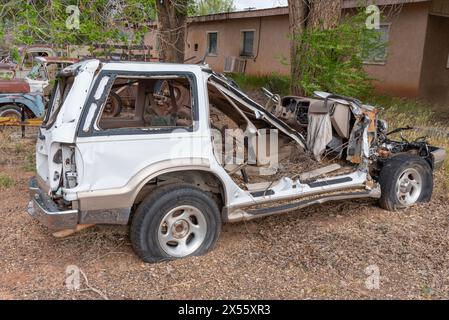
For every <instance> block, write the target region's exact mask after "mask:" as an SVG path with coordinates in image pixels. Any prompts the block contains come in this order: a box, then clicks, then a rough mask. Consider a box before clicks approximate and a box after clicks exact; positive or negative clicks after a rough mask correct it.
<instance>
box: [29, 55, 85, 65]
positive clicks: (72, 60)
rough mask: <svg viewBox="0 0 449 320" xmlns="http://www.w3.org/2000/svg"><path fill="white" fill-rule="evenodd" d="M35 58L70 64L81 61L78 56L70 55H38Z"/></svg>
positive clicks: (42, 60) (47, 61) (41, 60)
mask: <svg viewBox="0 0 449 320" xmlns="http://www.w3.org/2000/svg"><path fill="white" fill-rule="evenodd" d="M35 60H36V61H40V62H46V63H68V64H73V63H77V62H79V61H80V60H79V59H77V58H68V57H36V58H35Z"/></svg>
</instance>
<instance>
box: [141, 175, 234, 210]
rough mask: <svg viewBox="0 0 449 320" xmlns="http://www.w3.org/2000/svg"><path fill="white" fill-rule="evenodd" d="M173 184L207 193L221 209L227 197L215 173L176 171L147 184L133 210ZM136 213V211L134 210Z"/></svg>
mask: <svg viewBox="0 0 449 320" xmlns="http://www.w3.org/2000/svg"><path fill="white" fill-rule="evenodd" d="M172 183H187V184H191V185H192V186H195V187H197V188H199V189H201V190H203V191H204V192H207V193H209V194H210V195H211V197H212V198H213V199H214V200H215V202H216V203H217V205H218V207H219V208H222V207H223V205H224V203H225V200H226V198H225V197H226V196H225V190H224V186H223V183H222V181H221V180H220V179H219V178H218V177H217V176H216V175H214V174H213V173H211V172H208V171H201V170H188V171H174V172H169V173H164V174H161V175H159V176H157V177H155V178H153V179H151V180H150V181H149V182H148V183H147V184H145V185H144V186H143V187H142V189H141V190H140V191H139V193H138V194H137V197H136V199H135V201H134V205H133V209H134V208H135V207H137V206H138V205H139V204H140V203H141V202H142V201H143V199H145V197H146V196H147V195H148V194H150V193H151V192H152V191H153V190H155V189H156V188H157V187H161V186H164V185H167V184H172ZM133 211H134V210H133Z"/></svg>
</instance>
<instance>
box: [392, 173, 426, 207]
mask: <svg viewBox="0 0 449 320" xmlns="http://www.w3.org/2000/svg"><path fill="white" fill-rule="evenodd" d="M421 190H422V177H421V174H420V173H419V172H418V171H417V170H416V169H413V168H408V169H406V170H404V171H403V172H402V173H401V174H400V175H399V179H398V181H397V183H396V194H397V197H398V200H399V202H400V203H401V204H402V205H404V206H411V205H413V204H415V203H416V202H417V201H418V199H419V196H420V195H421Z"/></svg>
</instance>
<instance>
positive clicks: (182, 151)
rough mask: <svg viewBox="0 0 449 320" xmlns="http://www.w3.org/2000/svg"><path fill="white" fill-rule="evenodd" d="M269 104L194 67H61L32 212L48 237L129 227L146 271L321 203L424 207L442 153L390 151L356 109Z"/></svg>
mask: <svg viewBox="0 0 449 320" xmlns="http://www.w3.org/2000/svg"><path fill="white" fill-rule="evenodd" d="M265 93H266V95H267V97H268V99H267V100H268V102H267V104H266V105H265V106H262V105H260V104H258V103H256V102H254V101H253V100H251V99H250V98H249V97H248V96H247V95H246V94H244V93H243V92H242V91H240V90H239V88H238V87H237V86H236V85H235V84H234V83H233V82H232V81H231V80H230V79H227V78H226V77H224V76H222V75H218V74H215V73H214V72H212V71H211V70H209V69H208V68H207V67H206V66H199V65H178V64H162V63H128V62H126V63H100V62H99V61H98V60H88V61H84V62H80V63H77V64H74V65H72V66H69V67H67V68H66V69H64V70H63V71H62V72H61V73H60V74H59V76H58V81H57V85H56V86H55V89H54V92H53V93H52V96H51V100H50V103H49V110H48V111H47V114H46V117H45V120H44V122H43V125H42V127H41V128H40V130H39V135H38V139H37V146H36V165H37V176H36V177H35V178H33V179H31V181H30V184H29V189H30V193H31V201H30V203H29V206H28V212H29V214H30V215H31V216H32V217H34V218H36V219H38V220H39V221H41V222H42V223H43V224H45V225H46V226H47V227H48V228H49V229H51V230H53V231H57V232H61V231H62V230H73V231H74V230H79V229H81V228H83V227H84V226H90V225H95V224H125V225H126V224H130V235H131V241H132V245H133V247H134V249H135V251H136V253H137V254H138V255H139V256H140V257H141V258H142V259H143V260H145V261H150V262H154V261H160V260H163V259H173V258H181V257H186V256H190V255H200V254H204V253H205V252H206V251H208V250H209V249H210V248H212V247H213V245H214V244H215V242H216V240H217V237H218V235H219V232H220V229H221V226H222V223H224V222H237V221H244V220H250V219H254V218H258V217H265V216H269V215H274V214H279V213H284V212H288V211H293V210H296V209H299V208H304V207H306V206H309V205H312V204H317V203H323V202H326V201H331V200H344V199H355V198H379V199H380V205H381V206H382V207H383V208H385V209H388V210H396V209H400V208H405V207H409V206H411V205H413V204H415V203H417V202H425V201H429V200H430V198H431V195H432V189H433V170H434V169H436V168H438V167H439V166H440V165H441V164H442V162H443V160H444V158H445V152H444V150H442V149H439V148H436V147H433V146H430V145H429V144H427V143H426V142H425V141H423V140H418V141H413V142H409V141H406V140H404V139H401V140H400V141H394V140H391V139H390V138H389V132H388V129H387V125H386V123H385V122H384V121H382V120H379V119H378V114H377V113H378V110H377V109H376V108H374V107H371V106H367V105H363V104H362V103H360V102H359V101H357V100H355V99H351V98H346V97H341V96H336V95H331V94H327V93H316V97H315V98H311V99H309V98H303V97H294V96H290V97H283V98H281V97H279V96H277V95H273V94H271V93H270V92H268V91H266V90H265ZM111 99H115V100H116V101H117V99H120V104H121V106H122V108H121V110H120V112H119V113H114V114H111V113H110V112H107V108H108V105H109V104H110V103H111ZM394 132H396V131H393V133H394Z"/></svg>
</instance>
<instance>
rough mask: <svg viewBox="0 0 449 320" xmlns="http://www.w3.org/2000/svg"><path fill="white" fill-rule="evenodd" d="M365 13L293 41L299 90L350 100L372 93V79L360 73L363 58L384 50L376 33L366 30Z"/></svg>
mask: <svg viewBox="0 0 449 320" xmlns="http://www.w3.org/2000/svg"><path fill="white" fill-rule="evenodd" d="M365 21H366V15H365V14H364V13H360V14H357V15H356V16H353V17H350V18H347V17H346V18H345V19H344V20H343V21H342V23H341V24H340V25H339V26H337V27H336V28H334V29H328V30H305V31H304V32H303V34H301V35H300V36H299V37H297V38H296V39H293V41H296V42H297V43H298V45H300V47H301V48H302V50H301V51H300V57H299V63H300V69H301V74H302V77H301V79H298V80H296V81H299V84H300V86H301V87H302V88H303V90H304V91H305V94H306V95H312V94H313V91H317V90H319V91H327V92H332V93H338V94H342V95H347V96H353V97H363V96H367V95H368V94H369V93H370V92H371V91H372V88H373V87H372V80H373V79H372V78H370V77H369V76H368V74H367V73H366V72H365V70H364V69H363V60H364V59H363V57H366V56H367V55H366V54H367V53H369V52H372V51H373V50H378V49H379V48H382V46H385V44H384V43H381V41H380V39H379V34H378V33H377V32H376V30H368V29H367V28H366V26H365Z"/></svg>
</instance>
